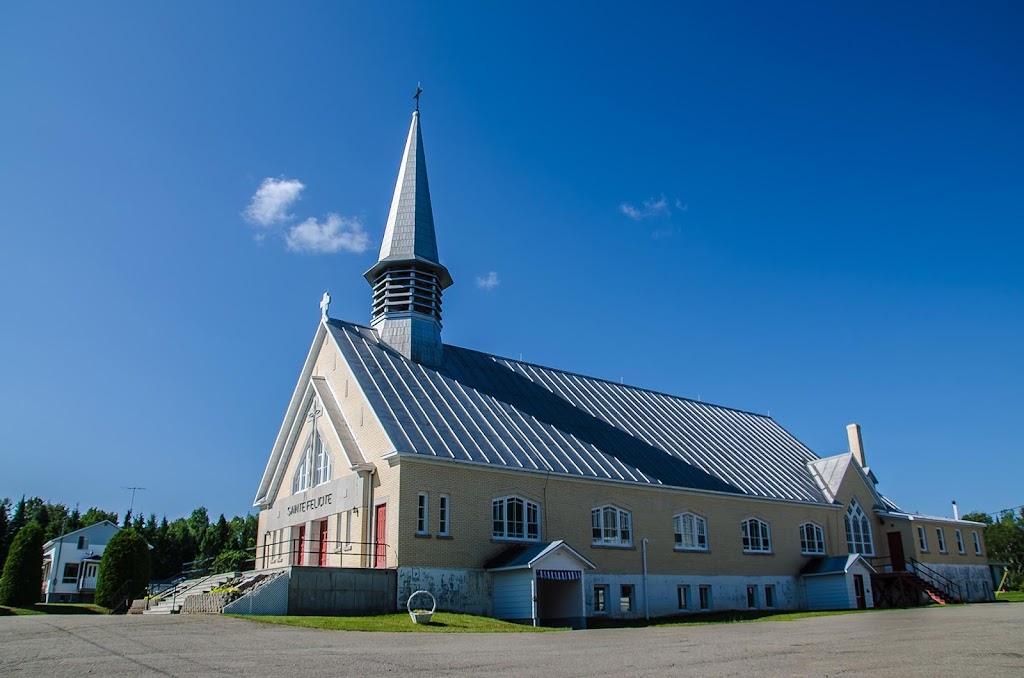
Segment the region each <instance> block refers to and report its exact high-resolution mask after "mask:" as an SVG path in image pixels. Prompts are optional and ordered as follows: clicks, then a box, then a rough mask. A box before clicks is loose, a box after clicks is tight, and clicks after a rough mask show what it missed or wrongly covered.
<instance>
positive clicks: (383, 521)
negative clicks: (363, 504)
mask: <svg viewBox="0 0 1024 678" xmlns="http://www.w3.org/2000/svg"><path fill="white" fill-rule="evenodd" d="M387 523H388V505H387V504H381V505H380V506H378V507H377V518H376V521H375V522H374V525H375V528H374V534H375V539H374V545H373V553H374V561H373V566H374V567H387V566H388V551H387V548H388V546H387V536H388V527H387Z"/></svg>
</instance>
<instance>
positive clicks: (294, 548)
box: [255, 538, 388, 569]
mask: <svg viewBox="0 0 1024 678" xmlns="http://www.w3.org/2000/svg"><path fill="white" fill-rule="evenodd" d="M387 554H388V545H387V544H384V543H381V542H369V541H338V540H334V539H315V538H314V539H283V540H281V541H275V542H267V543H264V544H262V545H260V546H258V547H256V549H255V560H256V562H257V563H258V564H259V567H260V568H261V569H268V568H273V567H284V566H287V565H305V566H309V567H375V568H385V567H387V562H388V558H387Z"/></svg>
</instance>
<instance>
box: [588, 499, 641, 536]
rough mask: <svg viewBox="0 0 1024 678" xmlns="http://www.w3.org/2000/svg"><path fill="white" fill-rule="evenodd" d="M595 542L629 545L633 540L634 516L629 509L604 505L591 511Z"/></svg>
mask: <svg viewBox="0 0 1024 678" xmlns="http://www.w3.org/2000/svg"><path fill="white" fill-rule="evenodd" d="M590 527H591V534H592V536H593V543H594V544H598V545H605V546H629V545H630V544H631V543H632V540H633V536H632V533H633V517H632V514H630V512H629V511H623V510H622V509H620V508H616V507H615V506H602V507H600V508H596V509H592V510H591V511H590Z"/></svg>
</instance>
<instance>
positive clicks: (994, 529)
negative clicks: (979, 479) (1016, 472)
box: [963, 508, 1024, 591]
mask: <svg viewBox="0 0 1024 678" xmlns="http://www.w3.org/2000/svg"><path fill="white" fill-rule="evenodd" d="M963 519H964V520H974V521H977V522H979V523H985V547H986V548H987V549H988V559H989V560H992V561H995V562H998V563H1005V564H1006V569H1007V571H1008V572H1009V576H1007V578H1006V586H1007V588H1010V589H1016V590H1018V591H1024V508H1021V509H1020V510H1019V511H1018V512H1016V513H1014V512H1013V511H1003V512H1002V513H1001V514H1000V515H999V516H998V517H993V516H991V515H989V514H987V513H978V512H975V513H968V514H966V515H965V516H963ZM996 585H997V586H998V585H999V582H996Z"/></svg>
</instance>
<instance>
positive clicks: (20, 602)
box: [0, 523, 43, 607]
mask: <svg viewBox="0 0 1024 678" xmlns="http://www.w3.org/2000/svg"><path fill="white" fill-rule="evenodd" d="M42 590H43V530H42V528H40V527H39V525H37V524H35V523H29V524H28V525H26V526H25V527H23V528H21V529H20V530H18V535H17V536H16V537H15V538H14V542H13V543H12V544H11V550H10V551H8V553H7V562H6V563H5V564H4V573H3V576H2V577H0V605H11V606H14V607H28V606H29V605H34V604H36V603H38V602H39V596H40V594H41V593H42Z"/></svg>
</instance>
